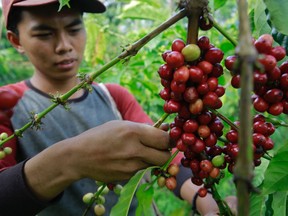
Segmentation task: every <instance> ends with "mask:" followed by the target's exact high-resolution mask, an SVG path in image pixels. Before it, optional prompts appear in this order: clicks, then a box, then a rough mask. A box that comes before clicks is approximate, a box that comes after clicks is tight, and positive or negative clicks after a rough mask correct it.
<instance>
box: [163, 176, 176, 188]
mask: <svg viewBox="0 0 288 216" xmlns="http://www.w3.org/2000/svg"><path fill="white" fill-rule="evenodd" d="M165 185H166V187H167V188H168V189H169V190H174V189H175V188H176V187H177V182H176V178H175V177H174V176H170V177H168V178H166V182H165Z"/></svg>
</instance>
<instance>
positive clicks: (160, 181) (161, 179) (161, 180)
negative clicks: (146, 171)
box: [157, 176, 166, 188]
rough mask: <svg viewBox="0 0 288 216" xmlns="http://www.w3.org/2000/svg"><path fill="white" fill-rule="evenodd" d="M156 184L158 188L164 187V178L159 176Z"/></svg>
mask: <svg viewBox="0 0 288 216" xmlns="http://www.w3.org/2000/svg"><path fill="white" fill-rule="evenodd" d="M157 184H158V186H159V187H160V188H162V187H164V186H165V185H166V178H165V177H164V176H159V177H158V179H157Z"/></svg>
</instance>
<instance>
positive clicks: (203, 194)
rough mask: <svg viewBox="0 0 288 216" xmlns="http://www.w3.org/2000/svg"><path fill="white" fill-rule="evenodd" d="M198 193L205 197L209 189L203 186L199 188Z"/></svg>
mask: <svg viewBox="0 0 288 216" xmlns="http://www.w3.org/2000/svg"><path fill="white" fill-rule="evenodd" d="M198 194H199V197H205V196H206V195H207V189H206V188H204V187H201V188H200V189H199V190H198Z"/></svg>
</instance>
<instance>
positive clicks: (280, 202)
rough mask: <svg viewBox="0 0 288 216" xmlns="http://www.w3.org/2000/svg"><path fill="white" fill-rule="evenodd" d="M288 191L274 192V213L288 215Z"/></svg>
mask: <svg viewBox="0 0 288 216" xmlns="http://www.w3.org/2000/svg"><path fill="white" fill-rule="evenodd" d="M286 200H287V192H277V193H274V194H273V203H272V208H273V210H274V215H286Z"/></svg>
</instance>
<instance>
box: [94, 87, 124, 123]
mask: <svg viewBox="0 0 288 216" xmlns="http://www.w3.org/2000/svg"><path fill="white" fill-rule="evenodd" d="M98 86H99V87H100V88H101V89H102V90H103V92H104V93H105V95H106V96H107V98H108V99H109V101H110V104H111V107H112V110H113V113H114V114H115V115H116V116H117V117H118V118H119V119H120V120H123V118H122V115H121V113H120V112H119V110H118V108H117V105H116V102H115V100H114V99H113V97H112V95H111V94H110V92H109V90H108V88H107V87H106V86H105V84H103V83H99V84H98Z"/></svg>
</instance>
